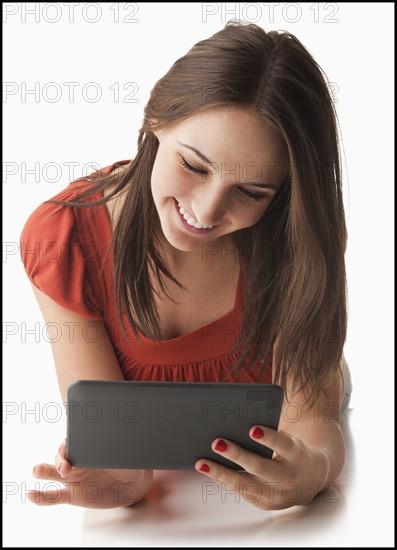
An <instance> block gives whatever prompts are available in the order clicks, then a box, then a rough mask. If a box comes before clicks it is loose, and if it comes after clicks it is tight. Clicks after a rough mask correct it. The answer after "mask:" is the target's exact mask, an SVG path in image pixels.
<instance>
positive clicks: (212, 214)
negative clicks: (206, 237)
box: [192, 186, 226, 226]
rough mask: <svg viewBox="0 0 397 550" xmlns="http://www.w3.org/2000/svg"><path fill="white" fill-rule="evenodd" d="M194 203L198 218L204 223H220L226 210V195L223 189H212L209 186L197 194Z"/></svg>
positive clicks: (193, 206)
mask: <svg viewBox="0 0 397 550" xmlns="http://www.w3.org/2000/svg"><path fill="white" fill-rule="evenodd" d="M195 197H196V198H195V201H194V202H193V203H192V209H193V212H194V213H195V215H196V219H197V220H198V221H199V222H200V223H202V224H203V225H208V226H210V225H220V224H221V222H222V218H223V216H224V214H225V211H226V202H225V201H226V197H225V194H224V193H223V191H222V189H219V190H216V189H212V190H211V189H210V188H209V186H208V187H205V188H203V189H202V190H201V192H200V194H195Z"/></svg>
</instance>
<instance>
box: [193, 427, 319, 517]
mask: <svg viewBox="0 0 397 550" xmlns="http://www.w3.org/2000/svg"><path fill="white" fill-rule="evenodd" d="M253 434H255V437H254V436H253ZM249 435H250V437H251V438H252V439H253V440H254V441H256V442H258V443H259V444H261V445H265V446H266V447H268V448H270V449H272V450H273V457H272V458H264V457H262V456H260V455H257V454H255V453H253V452H251V451H247V450H246V449H244V448H242V447H240V446H239V445H236V443H233V442H232V441H230V440H228V439H223V438H222V439H220V438H217V439H215V440H214V441H213V443H212V450H213V451H214V452H215V453H218V454H219V455H220V456H223V457H225V458H227V459H228V460H231V461H232V462H235V463H236V464H238V465H239V466H241V467H242V468H244V470H245V472H244V471H241V472H239V471H237V470H233V469H231V468H228V467H227V466H223V465H221V464H217V463H216V462H212V461H210V460H207V459H200V460H198V461H197V462H196V464H195V468H196V470H197V471H199V472H200V473H204V474H205V475H207V476H208V477H210V478H212V479H213V480H214V481H217V482H219V483H224V484H225V486H226V488H227V489H229V490H232V491H235V492H236V493H238V494H240V495H241V496H242V497H243V498H244V500H246V501H247V502H250V503H251V504H253V505H254V506H256V507H257V508H260V509H262V510H281V509H283V508H290V507H291V506H296V505H297V504H308V503H309V502H310V501H311V500H313V498H314V497H315V496H316V494H317V493H318V492H319V491H320V490H322V489H323V488H324V485H325V483H326V480H327V474H328V472H329V468H330V463H329V458H328V455H327V454H326V452H325V451H324V450H322V449H316V448H310V447H308V446H307V445H305V443H303V441H301V440H300V439H298V438H297V437H294V436H291V435H290V434H288V433H286V432H282V431H277V430H273V429H271V428H265V427H264V426H253V427H252V428H251V429H250V431H249ZM220 442H224V443H220ZM225 444H226V447H225ZM203 465H206V466H207V468H209V470H208V471H206V470H207V469H206V468H205V466H204V468H203ZM200 468H203V470H200Z"/></svg>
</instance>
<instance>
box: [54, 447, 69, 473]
mask: <svg viewBox="0 0 397 550" xmlns="http://www.w3.org/2000/svg"><path fill="white" fill-rule="evenodd" d="M55 467H56V469H57V471H58V473H59V474H60V475H61V477H66V476H68V475H69V474H70V473H71V472H72V465H71V464H70V462H69V461H68V460H67V457H66V440H64V441H63V442H62V443H61V445H60V447H59V449H58V454H57V455H56V457H55Z"/></svg>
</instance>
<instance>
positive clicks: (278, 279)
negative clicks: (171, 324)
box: [46, 21, 347, 403]
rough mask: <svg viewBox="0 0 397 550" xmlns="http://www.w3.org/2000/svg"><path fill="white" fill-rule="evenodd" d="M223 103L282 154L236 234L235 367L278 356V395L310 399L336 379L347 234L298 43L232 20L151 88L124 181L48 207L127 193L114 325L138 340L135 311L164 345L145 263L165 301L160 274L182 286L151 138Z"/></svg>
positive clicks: (99, 179) (327, 112)
mask: <svg viewBox="0 0 397 550" xmlns="http://www.w3.org/2000/svg"><path fill="white" fill-rule="evenodd" d="M226 105H228V106H234V107H239V108H248V109H254V110H255V111H256V112H257V113H258V115H259V116H260V117H261V118H262V119H263V120H265V121H267V122H268V123H270V124H272V125H273V126H275V127H276V128H277V129H278V131H279V132H280V134H281V136H282V138H283V139H284V141H285V145H286V147H287V149H288V152H289V174H288V177H287V178H286V180H285V182H284V183H283V185H282V186H281V188H280V189H279V191H278V192H277V193H276V195H275V196H274V198H273V200H272V202H271V204H270V206H269V207H268V209H267V210H266V212H265V213H264V215H263V216H262V218H261V219H260V220H259V221H258V222H257V223H256V224H255V225H254V226H252V227H250V228H246V229H242V230H240V231H237V232H235V233H233V234H232V235H231V237H232V238H233V242H234V244H235V246H236V247H237V248H238V251H239V256H240V262H241V268H242V272H243V280H244V290H243V303H244V307H243V319H244V324H243V327H242V330H241V332H240V334H239V337H238V338H237V340H236V343H235V346H234V348H233V351H235V350H237V349H239V348H240V346H242V353H241V355H240V357H239V360H238V362H237V364H236V365H235V370H240V369H242V368H245V369H246V370H249V369H250V368H251V367H253V366H254V364H255V363H256V362H257V361H258V360H260V359H263V361H264V365H266V363H267V361H268V360H269V358H270V357H271V353H273V356H272V360H273V372H274V380H275V382H276V383H279V384H280V385H281V386H284V387H285V386H286V384H287V380H288V382H291V383H292V387H293V388H294V391H303V392H304V395H306V397H307V398H308V400H309V401H310V403H314V401H315V399H316V398H317V397H318V395H319V393H320V391H321V389H322V388H324V387H325V386H326V385H327V384H328V383H329V382H331V380H332V379H333V378H334V377H335V376H336V375H338V374H342V375H343V373H342V372H341V368H340V365H341V359H342V354H343V346H344V342H345V338H346V324H347V306H346V276H345V264H344V254H345V249H346V241H347V234H346V224H345V215H344V208H343V200H342V188H341V168H340V151H339V145H338V132H337V129H338V128H337V118H336V114H335V110H334V106H333V102H332V99H331V95H330V91H329V85H328V81H327V78H326V76H325V75H324V73H323V72H322V70H321V69H320V67H319V66H318V64H317V63H316V62H315V61H314V59H313V58H312V56H311V55H310V54H309V52H308V51H307V50H306V49H305V48H304V46H303V45H302V44H301V43H300V42H299V40H298V39H297V38H296V37H294V36H293V35H292V34H290V33H288V32H283V31H281V32H278V31H270V32H265V31H264V30H263V29H262V28H261V27H259V26H257V25H255V24H245V23H241V22H237V21H229V22H228V23H226V25H225V27H224V28H223V29H222V30H221V31H219V32H217V33H215V34H214V35H213V36H211V37H210V38H208V39H206V40H202V41H200V42H198V43H197V44H196V45H195V46H193V47H192V48H191V49H190V51H189V52H188V53H187V54H186V55H184V56H183V57H181V58H180V59H178V60H177V61H176V62H175V63H174V65H173V66H172V67H171V68H170V70H169V71H168V72H167V74H166V75H165V76H163V77H162V78H161V79H160V80H159V81H158V82H157V83H156V85H155V86H154V88H153V90H152V92H151V94H150V98H149V101H148V103H147V105H146V107H145V110H144V120H143V124H142V126H141V128H140V130H139V137H138V150H137V154H136V156H135V157H134V159H133V160H132V161H131V162H130V163H129V164H128V165H127V168H126V169H125V170H124V172H123V173H121V174H118V175H114V174H110V175H104V174H103V173H102V172H101V171H98V172H96V173H95V174H91V175H90V176H87V177H83V178H79V180H76V181H84V182H85V183H87V182H89V183H91V184H94V185H90V186H89V188H88V189H86V190H85V191H84V192H82V193H80V194H79V195H78V196H77V197H76V200H75V201H67V202H65V201H46V202H55V203H57V204H63V205H67V206H74V207H86V208H92V207H95V206H97V205H100V204H104V203H105V202H106V201H108V200H110V199H112V198H113V197H115V196H116V195H117V194H119V193H121V194H122V195H124V194H125V202H124V204H123V208H122V212H121V215H120V217H119V219H118V222H117V225H116V227H115V230H114V234H113V240H112V243H110V245H109V247H110V246H111V244H113V247H114V273H115V284H116V297H117V312H118V317H119V321H120V323H121V326H122V327H123V330H125V325H124V322H123V319H122V314H123V312H125V314H126V316H127V320H128V324H129V325H130V326H131V328H132V330H133V331H134V334H135V336H136V337H137V338H138V339H139V334H138V332H137V331H136V327H135V323H134V318H133V315H134V316H135V318H136V319H137V320H139V326H140V328H141V330H142V331H143V332H144V334H146V335H147V336H149V337H150V338H152V339H153V340H160V341H161V339H162V338H161V331H160V328H159V324H158V319H159V318H158V314H157V310H156V307H155V304H154V295H153V289H152V287H151V284H150V282H149V281H150V279H149V270H148V268H149V265H151V267H152V268H153V272H154V273H155V274H156V277H157V280H158V283H159V288H160V289H162V291H164V292H165V293H166V295H167V296H168V297H169V298H170V299H172V298H171V297H170V296H169V295H168V293H167V291H166V288H165V286H164V282H163V276H165V277H167V278H169V279H171V280H172V281H174V282H176V283H177V284H178V285H179V286H180V288H184V287H183V285H181V284H180V283H179V282H178V281H177V280H176V279H175V278H174V276H173V275H172V273H170V271H169V269H168V267H167V265H166V262H165V260H164V258H162V256H161V254H160V252H159V247H158V246H157V247H156V238H155V236H154V231H153V222H154V219H155V216H156V208H155V205H154V202H153V197H152V194H151V185H150V179H151V172H152V167H153V164H154V161H155V158H156V154H157V149H158V140H157V138H156V136H155V135H154V134H153V130H156V129H159V128H166V127H169V126H171V125H173V124H177V123H178V122H180V121H182V120H184V119H186V118H188V117H189V116H191V115H192V114H194V113H197V112H199V111H203V110H205V109H208V108H210V107H214V106H226ZM154 121H156V122H155V123H154ZM111 184H116V186H115V188H114V190H113V191H112V192H111V193H109V194H108V195H107V196H106V197H104V198H103V199H101V200H99V201H93V202H89V203H88V204H87V203H85V199H86V198H87V197H89V196H90V195H92V194H93V193H97V192H98V191H100V190H104V189H105V188H107V187H108V186H110V185H111ZM83 187H84V185H83V186H82V188H83ZM132 312H134V313H132ZM245 363H246V364H245Z"/></svg>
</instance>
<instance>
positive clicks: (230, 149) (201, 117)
mask: <svg viewBox="0 0 397 550" xmlns="http://www.w3.org/2000/svg"><path fill="white" fill-rule="evenodd" d="M174 137H175V139H176V140H178V141H182V142H183V143H186V144H188V145H191V146H193V147H195V148H197V149H198V150H199V151H200V152H201V153H203V154H204V155H205V156H206V157H207V158H208V159H210V160H211V161H213V162H216V163H218V164H220V163H222V162H224V163H226V164H229V163H230V164H232V165H233V164H235V163H250V162H252V163H257V164H269V163H274V164H285V163H286V162H287V158H288V157H287V148H286V145H285V143H284V141H283V139H282V137H281V135H280V133H279V132H278V131H277V130H276V129H275V128H274V126H273V125H271V124H270V123H269V122H267V121H265V120H263V119H261V118H260V117H259V115H258V114H257V113H256V112H254V111H252V110H249V109H242V108H234V107H230V106H228V107H213V108H211V109H207V110H205V111H202V112H199V113H196V114H194V115H192V116H190V117H189V118H188V119H186V120H184V121H183V122H181V123H179V124H178V125H177V126H175V128H174Z"/></svg>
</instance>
